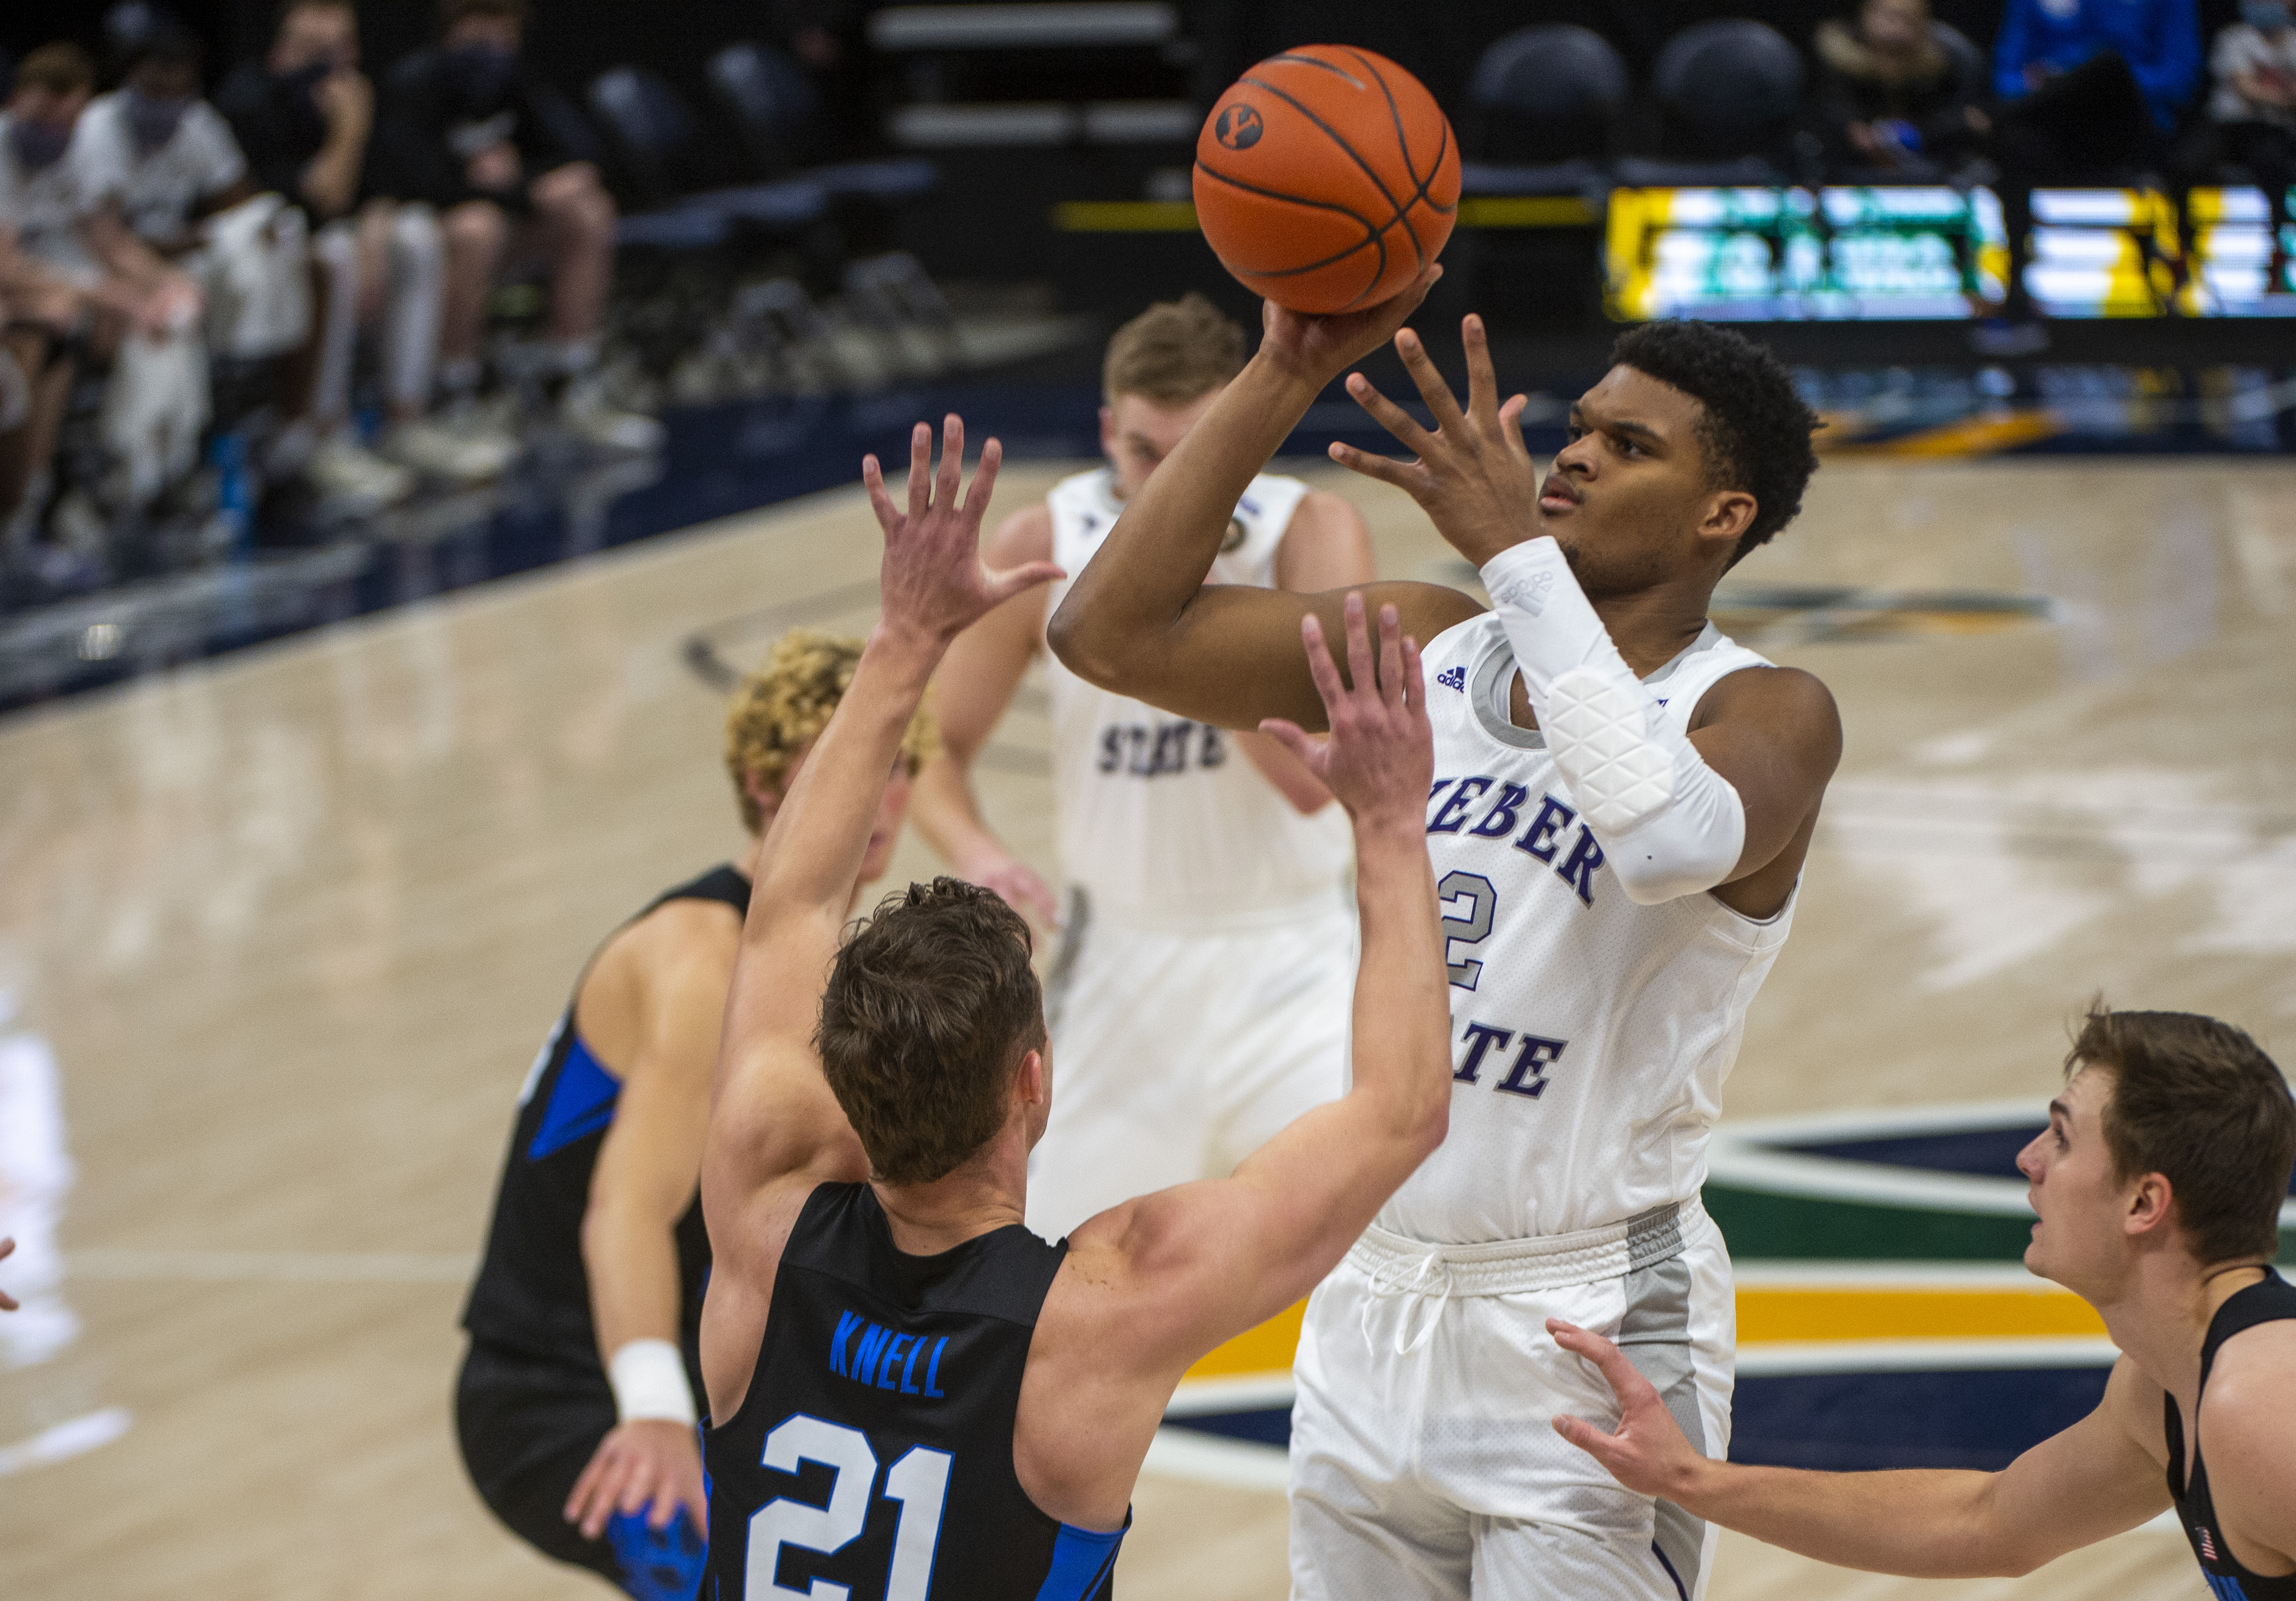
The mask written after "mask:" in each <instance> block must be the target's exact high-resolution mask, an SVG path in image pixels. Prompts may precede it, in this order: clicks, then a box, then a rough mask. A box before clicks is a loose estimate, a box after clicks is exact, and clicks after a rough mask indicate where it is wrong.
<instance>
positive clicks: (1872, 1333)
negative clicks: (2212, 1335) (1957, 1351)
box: [1187, 1283, 2104, 1379]
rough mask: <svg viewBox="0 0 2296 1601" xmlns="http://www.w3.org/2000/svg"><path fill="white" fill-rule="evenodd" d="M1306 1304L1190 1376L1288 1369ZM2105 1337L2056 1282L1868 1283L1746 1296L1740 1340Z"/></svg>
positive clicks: (1747, 1292) (1241, 1337)
mask: <svg viewBox="0 0 2296 1601" xmlns="http://www.w3.org/2000/svg"><path fill="white" fill-rule="evenodd" d="M1307 1310H1308V1303H1307V1302H1306V1301H1301V1302H1300V1304H1299V1305H1297V1306H1294V1307H1292V1309H1291V1310H1288V1311H1285V1312H1282V1313H1279V1314H1277V1315H1276V1316H1275V1317H1274V1318H1269V1319H1268V1320H1267V1322H1265V1323H1263V1324H1261V1325H1260V1326H1259V1327H1257V1328H1253V1329H1247V1330H1245V1331H1244V1332H1243V1333H1242V1334H1238V1335H1237V1336H1236V1337H1235V1338H1234V1339H1233V1340H1230V1341H1229V1342H1227V1343H1226V1344H1225V1345H1222V1346H1220V1347H1219V1348H1218V1350H1216V1351H1212V1352H1211V1353H1210V1354H1209V1355H1208V1356H1206V1357H1204V1358H1203V1359H1201V1361H1199V1362H1198V1363H1197V1364H1196V1365H1195V1366H1194V1367H1191V1368H1189V1369H1188V1373H1187V1376H1188V1377H1189V1378H1192V1379H1211V1378H1234V1377H1238V1376H1241V1375H1245V1374H1269V1373H1288V1372H1289V1371H1291V1367H1292V1354H1293V1353H1294V1352H1295V1351H1297V1350H1298V1349H1299V1345H1300V1321H1301V1319H1302V1318H1304V1317H1305V1315H1306V1313H1307ZM2103 1333H2104V1320H2103V1318H2099V1317H2098V1316H2097V1315H2096V1312H2095V1309H2094V1308H2092V1307H2090V1306H2089V1304H2088V1303H2087V1301H2083V1300H2081V1299H2080V1297H2079V1296H2078V1295H2074V1294H2071V1293H2069V1292H2067V1291H2064V1290H2060V1289H2058V1288H2056V1287H2055V1286H2054V1285H2044V1284H2039V1283H2036V1284H2035V1285H2033V1286H2032V1287H2031V1288H2030V1289H2028V1288H2025V1287H2023V1286H1993V1285H1987V1286H1981V1287H1970V1288H1962V1289H1956V1288H1931V1287H1929V1286H1923V1287H1919V1288H1911V1287H1907V1288H1894V1289H1893V1288H1888V1287H1882V1288H1870V1287H1866V1286H1863V1285H1860V1286H1855V1287H1841V1288H1835V1287H1828V1286H1804V1285H1759V1286H1751V1285H1750V1286H1747V1287H1745V1288H1742V1289H1741V1290H1740V1291H1739V1292H1738V1341H1739V1343H1740V1344H1742V1345H1757V1344H1766V1343H1768V1342H1775V1341H1806V1340H1999V1339H2071V1338H2080V1337H2087V1336H2094V1335H2101V1334H2103Z"/></svg>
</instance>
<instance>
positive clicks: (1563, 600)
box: [1482, 536, 1746, 906]
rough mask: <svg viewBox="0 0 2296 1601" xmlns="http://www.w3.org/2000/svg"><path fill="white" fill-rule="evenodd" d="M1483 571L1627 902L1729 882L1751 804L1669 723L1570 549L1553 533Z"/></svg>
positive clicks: (1535, 707)
mask: <svg viewBox="0 0 2296 1601" xmlns="http://www.w3.org/2000/svg"><path fill="white" fill-rule="evenodd" d="M1482 576H1483V587H1485V588H1487V589H1488V590H1489V591H1490V595H1491V604H1492V605H1493V607H1495V608H1496V609H1497V612H1498V615H1499V620H1500V621H1501V622H1502V623H1504V624H1505V627H1506V633H1507V642H1508V643H1509V644H1510V645H1513V646H1514V657H1515V662H1516V665H1518V666H1519V667H1521V669H1522V679H1523V685H1524V687H1525V688H1527V689H1528V690H1529V693H1530V708H1531V710H1532V711H1533V712H1535V713H1536V714H1537V715H1538V727H1539V729H1540V731H1541V732H1542V733H1544V734H1545V735H1546V746H1547V749H1548V750H1550V751H1553V752H1554V765H1555V767H1556V768H1559V769H1560V770H1561V772H1562V781H1563V783H1564V784H1567V785H1569V786H1570V798H1571V800H1572V801H1574V802H1576V803H1577V805H1578V807H1579V815H1580V816H1582V817H1585V818H1586V819H1587V826H1588V827H1589V828H1591V829H1593V830H1594V833H1595V838H1596V839H1597V840H1599V841H1600V842H1602V846H1603V859H1604V861H1605V862H1606V863H1607V864H1608V865H1609V866H1610V868H1611V872H1612V873H1613V874H1616V875H1617V877H1618V880H1619V884H1620V888H1621V889H1623V890H1624V891H1626V894H1627V899H1629V900H1632V901H1635V902H1636V903H1638V904H1640V905H1643V906H1655V905H1657V904H1658V903H1659V902H1660V901H1662V900H1673V899H1678V898H1679V897H1681V896H1685V895H1695V894H1697V893H1699V892H1700V891H1703V890H1710V889H1712V888H1713V887H1714V886H1715V885H1716V884H1718V883H1721V882H1722V881H1723V880H1724V879H1726V877H1728V876H1729V874H1730V872H1731V870H1732V869H1733V868H1734V867H1736V866H1737V865H1738V858H1739V855H1740V853H1741V852H1743V850H1745V846H1746V808H1745V803H1744V802H1743V801H1741V800H1740V799H1739V797H1738V792H1737V791H1736V790H1735V789H1734V788H1732V787H1731V784H1730V781H1729V780H1728V779H1726V778H1725V777H1723V776H1722V775H1721V774H1719V773H1718V772H1716V771H1715V770H1714V769H1713V768H1710V767H1709V766H1707V765H1706V759H1705V758H1704V757H1702V756H1701V755H1700V754H1699V753H1698V748H1697V747H1696V746H1695V745H1693V744H1692V743H1690V741H1689V740H1687V739H1686V738H1685V737H1684V736H1683V735H1681V734H1679V733H1677V732H1676V731H1675V730H1674V729H1673V728H1671V727H1669V726H1668V725H1667V722H1666V718H1665V717H1664V716H1663V714H1662V710H1661V707H1660V706H1659V704H1658V702H1657V700H1656V698H1655V697H1654V696H1652V694H1651V692H1650V691H1649V690H1648V689H1647V688H1645V687H1644V685H1643V684H1642V682H1641V681H1640V680H1639V679H1637V678H1636V677H1635V674H1634V669H1631V668H1629V667H1628V665H1627V661H1626V658H1625V657H1623V656H1621V655H1620V654H1619V647H1618V646H1617V645H1613V644H1611V636H1610V634H1609V632H1608V631H1607V630H1606V629H1605V628H1603V620H1602V619H1601V618H1599V617H1597V616H1596V615H1595V608H1594V607H1593V605H1591V604H1590V603H1588V602H1587V595H1586V592H1585V591H1584V590H1582V589H1580V588H1579V580H1578V579H1577V578H1576V577H1575V576H1574V575H1573V574H1572V573H1571V571H1570V562H1567V561H1566V560H1564V558H1563V554H1562V547H1561V546H1558V545H1556V544H1555V543H1554V539H1552V538H1547V537H1545V536H1542V537H1540V538H1537V539H1531V540H1529V541H1526V542H1525V543H1523V544H1521V545H1517V546H1512V547H1511V548H1509V549H1506V550H1504V551H1501V552H1500V553H1499V554H1497V555H1496V556H1493V557H1492V558H1491V559H1490V560H1489V561H1488V562H1486V563H1485V564H1484V566H1483V573H1482Z"/></svg>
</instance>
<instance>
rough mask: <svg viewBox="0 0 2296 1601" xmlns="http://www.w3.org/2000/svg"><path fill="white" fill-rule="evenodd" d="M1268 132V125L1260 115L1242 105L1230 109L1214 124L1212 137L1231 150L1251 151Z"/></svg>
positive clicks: (1221, 114) (1220, 115)
mask: <svg viewBox="0 0 2296 1601" xmlns="http://www.w3.org/2000/svg"><path fill="white" fill-rule="evenodd" d="M1266 132H1267V124H1266V123H1264V122H1262V121H1260V119H1259V112H1258V111H1254V110H1252V109H1251V107H1250V106H1248V105H1242V104H1238V105H1232V106H1230V107H1228V109H1227V110H1226V111H1222V112H1221V113H1220V114H1219V120H1218V122H1215V123H1213V124H1212V137H1213V138H1215V139H1218V141H1219V142H1220V143H1221V144H1225V145H1226V146H1227V147H1228V148H1229V149H1230V150H1250V149H1251V147H1252V146H1253V145H1255V144H1259V135H1262V134H1264V133H1266Z"/></svg>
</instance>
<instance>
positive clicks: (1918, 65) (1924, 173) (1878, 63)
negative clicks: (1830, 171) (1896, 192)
mask: <svg viewBox="0 0 2296 1601" xmlns="http://www.w3.org/2000/svg"><path fill="white" fill-rule="evenodd" d="M1816 45H1817V61H1818V84H1817V111H1818V116H1819V118H1820V119H1821V120H1822V121H1823V123H1824V125H1825V134H1826V138H1827V144H1828V146H1829V148H1828V152H1827V153H1828V155H1829V157H1830V159H1831V160H1832V162H1833V166H1834V167H1835V168H1837V169H1843V170H1844V171H1845V176H1848V177H1853V178H1855V179H1860V180H1863V181H1867V182H1871V181H1873V180H1874V179H1876V178H1879V179H1882V180H1883V181H1888V180H1890V179H1896V180H1898V181H1901V182H1928V181H1933V180H1935V179H1937V178H1939V177H1942V176H1944V175H1945V174H1946V173H1948V172H1949V171H1951V170H1952V169H1953V168H1954V167H1955V166H1956V165H1957V164H1958V160H1959V159H1960V158H1962V157H1964V156H1966V155H1969V154H1970V153H1972V151H1973V149H1974V147H1975V145H1976V143H1977V141H1978V140H1979V139H1980V136H1981V135H1984V134H1986V133H1987V132H1989V130H1990V129H1991V127H1992V124H1991V123H1990V122H1989V120H1988V119H1987V118H1986V115H1985V113H1984V112H1983V111H1981V110H1980V109H1979V101H1980V99H1981V98H1982V97H1983V94H1984V93H1985V81H1984V80H1985V71H1984V65H1983V62H1981V60H1980V59H1979V58H1978V57H1977V56H1976V54H1975V53H1974V52H1973V51H1971V50H1969V48H1968V46H1967V45H1966V42H1965V41H1964V40H1962V39H1961V38H1960V37H1959V36H1957V35H1953V34H1948V33H1946V32H1944V31H1942V30H1941V29H1939V25H1938V24H1936V23H1935V22H1933V21H1931V19H1930V8H1929V0H1866V4H1864V5H1862V6H1861V7H1859V8H1858V12H1857V20H1856V21H1849V22H1845V21H1840V20H1838V19H1832V18H1829V19H1828V20H1827V21H1824V22H1821V23H1819V24H1818V27H1817V38H1816ZM1954 45H1960V46H1961V48H1960V49H1955V48H1953V47H1952V46H1954Z"/></svg>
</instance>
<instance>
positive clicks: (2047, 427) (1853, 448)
mask: <svg viewBox="0 0 2296 1601" xmlns="http://www.w3.org/2000/svg"><path fill="white" fill-rule="evenodd" d="M2063 431H2065V425H2064V421H2063V419H2062V418H2061V417H2059V416H2058V415H2056V413H2054V411H2051V410H2049V409H2048V408H2046V407H2034V408H2029V409H2025V410H2021V411H2012V412H2006V413H2004V414H2002V415H1998V416H1989V417H1972V418H1969V419H1967V420H1966V421H1964V422H1960V423H1945V424H1943V425H1942V426H1939V427H1937V428H1924V429H1922V430H1920V431H1918V432H1915V433H1908V434H1902V435H1900V436H1898V438H1897V439H1882V440H1878V441H1875V442H1873V443H1861V442H1860V441H1858V440H1856V439H1843V440H1842V441H1841V442H1840V443H1839V444H1834V445H1827V444H1825V443H1823V442H1821V443H1820V444H1819V445H1818V448H1819V449H1820V450H1821V451H1823V452H1825V454H1826V455H1827V456H1915V457H1924V458H1926V457H1935V456H1944V457H1948V458H1949V457H1955V456H1996V455H1998V454H1999V453H2000V452H2002V451H2004V450H2014V449H2016V448H2017V447H2019V446H2021V445H2030V444H2033V443H2035V442H2036V441H2038V440H2041V439H2049V438H2052V437H2054V435H2057V434H2061V433H2062V432H2063ZM1824 438H1825V436H1824V435H1822V434H1821V435H1820V436H1819V439H1820V440H1821V441H1823V439H1824Z"/></svg>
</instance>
